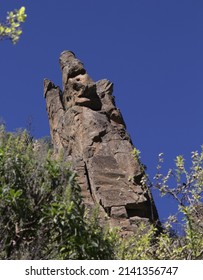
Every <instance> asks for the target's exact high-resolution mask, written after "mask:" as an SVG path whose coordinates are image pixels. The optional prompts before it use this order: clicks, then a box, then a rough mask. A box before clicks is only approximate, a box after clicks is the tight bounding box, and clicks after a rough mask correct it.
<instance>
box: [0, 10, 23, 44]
mask: <svg viewBox="0 0 203 280" xmlns="http://www.w3.org/2000/svg"><path fill="white" fill-rule="evenodd" d="M26 17H27V15H26V13H25V7H21V8H20V9H15V10H14V11H11V12H8V15H7V18H6V22H5V23H0V39H5V38H7V39H10V40H11V41H12V42H13V44H16V43H17V41H18V40H19V38H20V35H21V34H22V29H21V23H23V22H25V20H26Z"/></svg>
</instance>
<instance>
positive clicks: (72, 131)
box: [44, 51, 158, 232]
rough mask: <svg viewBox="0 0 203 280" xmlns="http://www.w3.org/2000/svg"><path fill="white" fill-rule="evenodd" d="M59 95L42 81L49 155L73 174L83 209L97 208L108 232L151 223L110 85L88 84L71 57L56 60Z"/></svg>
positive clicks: (146, 194) (150, 207) (149, 201)
mask: <svg viewBox="0 0 203 280" xmlns="http://www.w3.org/2000/svg"><path fill="white" fill-rule="evenodd" d="M60 67H61V71H62V81H63V90H61V89H60V88H59V87H57V86H55V85H54V84H53V83H52V82H51V81H49V80H47V79H46V80H45V81H44V96H45V99H46V107H47V112H48V118H49V123H50V130H51V137H52V141H53V145H54V150H55V154H56V155H57V154H59V153H61V152H62V153H63V154H64V157H65V159H66V160H67V161H69V162H71V163H72V168H73V170H75V171H76V172H77V175H78V183H79V184H80V186H81V189H82V195H83V197H84V203H85V204H86V206H87V207H88V208H89V209H92V208H93V207H94V206H95V204H98V205H100V213H101V217H105V216H106V217H108V220H109V222H110V224H111V225H112V226H119V227H121V228H122V230H123V232H133V231H135V230H136V226H137V224H138V222H139V221H145V222H153V223H155V222H157V221H158V214H157V210H156V207H155V205H154V202H153V198H152V196H151V193H150V191H149V190H148V189H147V188H146V186H143V185H142V184H141V179H142V177H143V175H144V171H143V168H142V165H141V164H140V162H139V160H137V159H135V158H134V157H133V154H132V151H133V149H134V147H133V144H132V141H131V139H130V136H129V135H128V133H127V131H126V125H125V122H124V120H123V117H122V115H121V112H120V111H119V109H118V108H117V107H116V105H115V100H114V96H113V95H112V93H113V84H112V83H111V82H110V81H108V80H100V81H98V82H94V81H93V80H92V79H91V78H90V77H89V75H88V74H87V72H86V70H85V68H84V66H83V63H82V62H81V61H80V60H78V59H77V58H76V57H75V55H74V53H73V52H71V51H64V52H63V53H62V54H61V56H60Z"/></svg>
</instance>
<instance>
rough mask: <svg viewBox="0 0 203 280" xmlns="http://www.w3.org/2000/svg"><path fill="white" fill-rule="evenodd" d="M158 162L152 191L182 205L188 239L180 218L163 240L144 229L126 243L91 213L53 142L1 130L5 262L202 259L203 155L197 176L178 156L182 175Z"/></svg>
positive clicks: (197, 158) (0, 242) (195, 157)
mask: <svg viewBox="0 0 203 280" xmlns="http://www.w3.org/2000/svg"><path fill="white" fill-rule="evenodd" d="M159 161H160V165H159V166H158V172H157V175H156V182H155V183H154V184H153V186H156V187H157V188H158V189H159V190H160V192H161V194H163V195H171V196H172V197H173V198H174V199H176V200H177V202H178V203H179V212H180V213H182V216H183V220H184V222H183V223H182V226H183V228H184V234H182V235H181V236H178V234H177V233H176V232H174V231H173V226H172V225H173V223H174V222H175V217H169V220H168V221H167V223H166V224H165V225H164V229H163V232H162V233H160V234H157V229H156V228H155V227H154V226H151V228H149V229H148V230H146V228H145V225H144V224H140V226H139V228H138V230H137V232H136V233H135V235H134V236H131V237H128V238H122V237H120V235H119V230H117V231H116V230H114V229H113V230H112V229H109V228H108V227H106V228H102V227H101V226H100V225H99V223H98V219H97V216H95V217H94V216H93V217H90V216H89V215H87V211H86V209H85V206H84V204H83V201H82V197H81V192H80V187H79V186H78V184H77V180H76V179H77V177H76V175H75V174H74V173H73V172H72V171H71V170H70V164H68V163H66V162H64V161H63V159H62V158H61V159H59V160H54V159H53V155H52V150H51V148H50V144H49V143H48V142H47V141H46V140H43V139H41V140H38V141H34V140H33V139H32V137H31V136H30V135H29V133H27V132H26V131H19V132H16V133H8V132H6V131H5V129H4V126H3V125H2V126H1V128H0V259H97V260H98V259H203V215H202V214H201V212H203V207H202V204H201V199H202V189H203V152H201V153H198V152H195V153H192V167H191V170H190V172H187V171H186V170H185V167H184V159H183V158H182V157H177V159H176V168H175V170H169V172H168V173H167V174H166V175H163V174H161V169H160V168H161V163H162V161H163V158H162V155H160V160H159ZM171 179H174V181H175V183H176V186H175V187H174V188H171V187H169V185H171ZM182 180H184V183H182ZM146 182H147V178H146V180H143V183H144V184H146Z"/></svg>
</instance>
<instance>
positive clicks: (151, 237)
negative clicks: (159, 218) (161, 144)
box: [117, 147, 203, 260]
mask: <svg viewBox="0 0 203 280" xmlns="http://www.w3.org/2000/svg"><path fill="white" fill-rule="evenodd" d="M134 154H135V156H136V158H137V157H138V158H139V153H138V152H136V150H135V152H134ZM163 162H164V158H163V154H162V153H161V154H160V155H159V163H158V166H157V174H156V176H155V178H154V179H155V181H153V182H150V180H149V178H148V176H147V175H145V178H143V180H142V182H143V184H144V185H146V184H148V186H149V187H150V188H155V189H156V190H157V189H158V190H159V192H160V194H161V195H162V196H166V195H167V196H169V197H172V198H173V199H175V200H176V202H177V204H178V213H177V215H173V216H170V217H169V218H168V220H167V222H166V223H165V224H163V231H162V232H161V233H159V234H157V233H158V232H157V229H156V227H154V226H153V225H152V226H151V227H150V229H149V230H148V231H147V232H146V229H145V225H144V224H141V225H140V227H139V228H138V230H137V232H136V233H135V234H134V236H132V237H130V238H127V239H125V240H123V239H120V240H119V242H118V245H117V258H119V259H165V260H167V259H172V260H178V259H183V260H185V259H186V260H197V259H203V204H202V200H203V197H202V194H203V147H202V150H201V152H200V153H199V152H197V151H196V152H192V154H191V167H190V169H189V170H187V169H186V167H185V160H184V158H183V156H177V157H176V159H175V168H173V169H169V171H168V172H167V173H166V174H165V175H164V174H162V172H161V169H162V164H163ZM177 216H181V217H182V218H181V219H182V222H181V227H182V233H181V234H180V233H179V232H177V231H176V230H175V229H174V224H177V223H178V219H177ZM156 234H157V235H156Z"/></svg>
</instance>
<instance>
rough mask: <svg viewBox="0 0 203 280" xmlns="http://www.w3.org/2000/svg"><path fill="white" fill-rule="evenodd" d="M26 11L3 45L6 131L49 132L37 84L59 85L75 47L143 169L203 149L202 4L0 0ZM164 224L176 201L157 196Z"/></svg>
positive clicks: (0, 9)
mask: <svg viewBox="0 0 203 280" xmlns="http://www.w3.org/2000/svg"><path fill="white" fill-rule="evenodd" d="M22 5H24V6H26V8H27V14H28V18H27V21H26V23H25V24H24V26H23V35H22V37H21V39H20V41H19V42H18V43H17V44H16V45H15V46H13V45H12V44H11V42H10V41H2V42H0V90H1V93H0V97H1V99H0V100H1V101H0V116H1V117H2V118H3V119H4V120H5V122H6V125H7V130H9V131H14V130H15V129H16V128H19V127H26V124H27V122H28V119H29V118H32V122H33V128H34V130H33V131H34V135H35V137H42V136H45V135H49V124H48V119H47V114H46V110H45V102H44V99H43V79H44V78H49V79H51V80H53V81H54V82H55V84H57V85H61V73H60V68H59V64H58V59H59V55H60V53H61V52H62V51H63V50H65V49H68V50H72V51H74V52H75V54H76V55H77V56H78V58H79V59H80V60H82V61H83V62H84V64H85V67H86V69H87V71H88V73H89V75H90V76H91V77H92V78H93V79H94V80H95V81H96V80H99V79H102V78H107V79H109V80H111V81H112V82H114V95H115V96H116V103H117V106H118V107H119V108H120V109H121V112H122V114H123V116H124V119H125V122H126V124H127V129H128V132H129V133H130V135H131V137H132V139H133V142H134V144H135V146H136V147H137V148H138V149H139V150H141V152H142V161H143V162H144V163H145V164H146V165H147V167H148V173H149V174H150V175H151V176H152V175H153V174H154V173H155V166H156V163H157V155H158V154H159V153H160V152H164V154H165V159H166V160H165V166H166V168H169V167H171V166H172V165H173V162H174V158H175V156H176V155H179V154H182V155H184V156H185V157H186V159H187V162H189V158H190V152H191V151H194V150H199V149H200V146H201V145H202V144H203V1H202V0H195V1H194V0H164V1H163V0H112V1H110V0H102V1H95V0H77V1H73V0H71V1H69V0H51V1H50V0H49V1H48V0H43V1H35V0H27V1H21V0H18V1H17V0H2V1H1V3H0V18H1V20H3V19H4V18H5V16H6V11H9V10H13V8H20V7H21V6H22ZM156 201H157V207H158V210H159V213H160V216H161V219H165V218H166V217H167V215H168V214H170V212H171V211H173V210H174V207H173V205H172V204H173V202H171V203H170V205H166V203H165V200H160V199H157V198H156Z"/></svg>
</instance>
